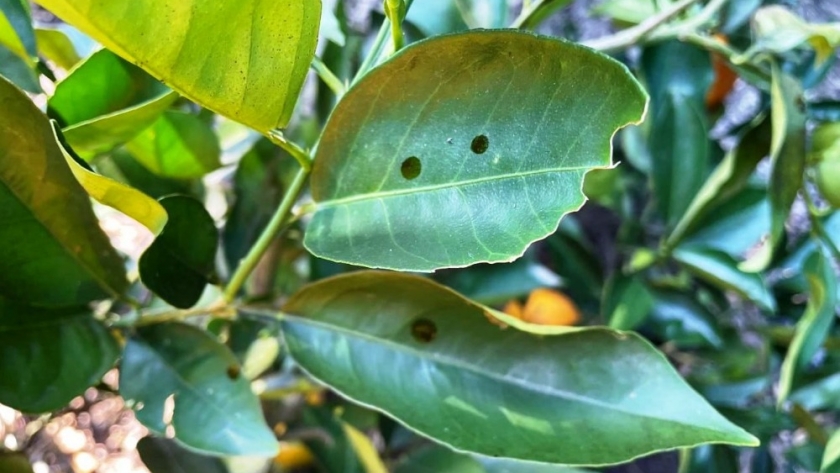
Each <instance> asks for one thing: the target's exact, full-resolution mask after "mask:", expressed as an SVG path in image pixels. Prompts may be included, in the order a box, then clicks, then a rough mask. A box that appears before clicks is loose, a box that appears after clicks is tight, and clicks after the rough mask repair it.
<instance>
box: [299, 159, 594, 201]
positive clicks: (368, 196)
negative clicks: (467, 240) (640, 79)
mask: <svg viewBox="0 0 840 473" xmlns="http://www.w3.org/2000/svg"><path fill="white" fill-rule="evenodd" d="M592 169H601V167H599V166H574V167H567V168H549V169H538V170H535V171H527V172H517V173H507V174H497V175H494V176H486V177H479V178H475V179H467V180H462V181H453V182H447V183H443V184H433V185H429V186H422V187H412V188H407V189H395V190H390V191H377V192H370V193H365V194H357V195H351V196H348V197H340V198H338V199H328V200H323V201H320V202H316V207H317V208H318V209H323V208H329V207H338V206H341V205H347V204H352V203H356V202H363V201H366V200H377V199H385V198H389V197H398V196H401V195H409V194H423V193H426V192H434V191H437V190H444V189H452V188H458V187H467V186H471V185H475V184H482V183H485V182H493V181H504V180H508V179H519V178H523V177H528V176H536V175H541V174H550V173H561V172H574V171H589V170H592Z"/></svg>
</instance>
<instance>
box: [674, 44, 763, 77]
mask: <svg viewBox="0 0 840 473" xmlns="http://www.w3.org/2000/svg"><path fill="white" fill-rule="evenodd" d="M679 39H680V40H681V41H685V42H686V43H690V44H693V45H695V46H700V47H701V48H703V49H705V50H707V51H710V52H713V53H717V54H719V55H720V56H722V57H724V58H725V59H726V60H727V61H728V62H729V64H730V65H731V66H732V67H733V68H735V69H737V70H739V71H741V72H744V73H748V74H751V75H752V76H753V77H754V78H755V79H758V80H761V81H763V82H766V83H768V84H769V83H770V72H769V71H767V70H766V69H765V68H762V67H760V66H758V65H756V64H753V63H749V62H745V63H740V62H738V61H735V58H737V57H739V56H741V55H742V53H741V52H739V51H736V50H734V49H732V48H730V47H729V46H728V45H726V44H725V43H724V42H723V41H720V40H719V39H717V38H713V37H711V36H705V35H701V34H697V33H693V32H692V33H682V34H680V36H679Z"/></svg>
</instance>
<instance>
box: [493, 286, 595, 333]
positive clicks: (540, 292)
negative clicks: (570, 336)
mask: <svg viewBox="0 0 840 473" xmlns="http://www.w3.org/2000/svg"><path fill="white" fill-rule="evenodd" d="M503 310H504V312H505V313H506V314H508V315H510V316H513V317H516V318H517V319H520V320H522V321H523V322H527V323H531V324H537V325H566V326H568V325H575V324H577V323H578V322H580V311H579V310H578V308H577V306H576V305H575V303H574V302H573V301H572V300H571V299H570V298H569V297H568V296H566V295H565V294H563V293H561V292H558V291H555V290H553V289H548V288H540V289H535V290H534V291H532V292H531V294H530V295H529V296H528V300H527V301H526V302H525V306H524V307H523V306H522V304H520V303H519V301H517V300H512V301H510V302H508V303H507V304H506V305H505V307H504V309H503Z"/></svg>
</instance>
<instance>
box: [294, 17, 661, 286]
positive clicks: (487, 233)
mask: <svg viewBox="0 0 840 473" xmlns="http://www.w3.org/2000/svg"><path fill="white" fill-rule="evenodd" d="M645 104H646V95H645V93H644V91H643V90H642V89H641V87H640V86H639V84H638V83H637V82H636V81H635V79H633V77H632V76H631V75H630V74H629V72H628V71H627V69H626V68H625V67H624V66H622V65H621V64H619V63H618V62H616V61H614V60H612V59H610V58H609V57H606V56H603V55H601V54H599V53H596V52H594V51H592V50H589V49H586V48H584V47H581V46H577V45H574V44H571V43H566V42H563V41H559V40H556V39H549V38H545V37H540V36H535V35H533V34H530V33H523V32H518V31H475V32H468V33H462V34H455V35H449V36H442V37H435V38H432V39H429V40H426V41H422V42H420V43H415V44H414V45H412V46H410V47H407V48H405V49H403V50H402V51H401V52H400V53H399V54H397V55H396V56H394V57H393V58H392V59H391V60H389V61H388V62H387V63H385V64H383V65H382V66H380V67H379V68H377V69H375V70H373V71H372V72H371V73H370V74H368V75H367V76H365V78H364V79H362V80H361V81H360V82H359V83H358V84H357V85H356V86H354V87H353V88H352V89H351V90H350V91H349V92H348V93H347V95H345V96H344V98H343V99H342V100H341V102H340V103H339V104H338V106H337V108H336V109H335V111H334V112H333V114H332V116H331V118H330V120H329V123H328V124H327V126H326V128H325V130H324V134H323V137H322V139H321V141H320V144H319V146H318V153H317V156H316V159H315V164H314V169H313V175H312V183H311V187H312V196H313V198H314V200H315V206H314V208H315V214H314V216H313V218H312V220H311V222H310V223H309V226H308V228H307V230H306V237H305V240H304V244H305V245H306V247H307V248H308V249H309V250H310V251H311V252H312V253H314V254H315V255H316V256H319V257H321V258H325V259H330V260H334V261H339V262H346V263H351V264H356V265H362V266H368V267H381V268H392V269H402V270H413V271H432V270H435V269H438V268H443V267H461V266H467V265H471V264H474V263H478V262H500V261H511V260H513V259H516V258H517V257H519V256H520V255H521V254H522V253H523V252H524V251H525V249H526V248H527V247H528V246H529V245H530V244H531V243H532V242H533V241H535V240H538V239H540V238H544V237H546V236H547V235H549V234H551V233H553V232H554V230H556V228H557V225H558V222H559V221H560V219H561V218H562V217H563V216H564V215H565V214H567V213H569V212H573V211H575V210H577V209H578V208H579V207H580V206H581V205H582V204H583V202H584V196H583V194H582V192H581V183H582V181H583V176H584V174H585V173H586V172H587V171H589V170H591V169H593V168H597V167H606V166H609V165H610V161H611V160H610V154H611V138H612V136H613V134H614V133H615V132H616V130H617V129H619V128H621V127H623V126H625V125H628V124H630V123H637V122H638V121H639V120H641V118H642V116H643V114H644V111H645ZM571 117H574V118H571Z"/></svg>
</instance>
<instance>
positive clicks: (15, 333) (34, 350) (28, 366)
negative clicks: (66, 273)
mask: <svg viewBox="0 0 840 473" xmlns="http://www.w3.org/2000/svg"><path fill="white" fill-rule="evenodd" d="M118 356H119V347H118V346H117V342H116V341H115V340H114V338H113V337H112V336H111V334H110V333H108V330H107V329H105V327H103V326H102V324H100V323H99V322H97V321H96V320H94V318H93V316H92V315H91V312H90V310H89V309H85V308H76V309H60V310H48V309H38V308H33V307H29V306H26V305H23V304H18V303H14V302H10V301H7V300H3V299H0V359H2V360H3V363H0V403H3V404H5V405H7V406H10V407H12V408H14V409H18V410H21V411H24V412H31V413H40V412H50V411H54V410H56V409H59V408H61V407H64V406H65V405H66V404H67V403H69V402H70V401H71V400H72V399H73V398H74V397H76V396H79V395H81V394H82V393H84V391H85V389H87V388H88V387H90V386H92V385H94V384H96V383H97V382H99V380H100V379H102V376H104V375H105V373H106V372H107V371H108V370H110V369H111V368H113V366H114V364H115V363H116V361H117V357H118ZM0 470H2V469H0ZM2 471H5V470H2Z"/></svg>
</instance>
